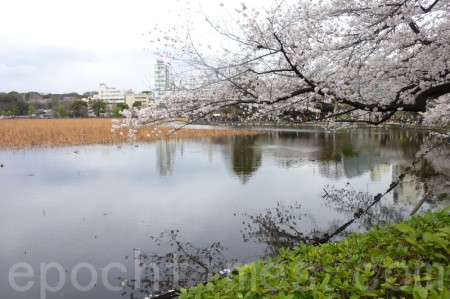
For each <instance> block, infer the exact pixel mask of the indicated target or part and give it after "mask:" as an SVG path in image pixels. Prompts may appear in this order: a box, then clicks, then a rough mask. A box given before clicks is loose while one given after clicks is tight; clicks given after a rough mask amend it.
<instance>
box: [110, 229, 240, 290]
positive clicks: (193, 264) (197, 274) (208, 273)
mask: <svg viewBox="0 0 450 299" xmlns="http://www.w3.org/2000/svg"><path fill="white" fill-rule="evenodd" d="M150 239H152V240H153V242H154V243H155V245H156V248H158V247H161V248H162V249H163V248H164V249H165V248H171V249H172V250H170V251H167V250H166V251H163V252H162V253H156V252H152V253H147V252H142V251H140V250H139V249H134V253H133V254H131V255H129V256H127V257H126V259H130V258H132V259H134V260H135V268H136V269H135V271H137V273H139V274H140V275H136V277H138V279H129V280H128V279H123V278H120V277H119V279H120V280H121V282H122V283H121V286H122V287H123V288H124V291H123V293H122V296H126V295H129V296H130V298H140V296H142V295H146V296H157V295H162V294H166V293H174V292H173V290H178V289H180V288H186V287H189V286H192V285H195V284H198V283H201V282H204V281H207V280H209V279H211V278H212V277H213V276H214V275H215V274H218V273H220V272H221V271H222V270H224V269H230V268H234V266H235V263H236V261H235V260H231V259H226V258H225V257H224V255H223V252H224V250H226V248H224V247H223V246H222V244H221V243H220V242H214V243H212V244H209V245H206V246H202V247H200V246H197V245H194V244H192V243H191V242H184V241H181V239H182V237H181V236H180V232H179V230H170V231H166V232H162V233H161V234H160V235H159V236H157V237H154V236H151V237H150ZM136 296H138V297H136ZM167 298H172V297H167Z"/></svg>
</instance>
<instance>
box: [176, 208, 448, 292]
mask: <svg viewBox="0 0 450 299" xmlns="http://www.w3.org/2000/svg"><path fill="white" fill-rule="evenodd" d="M449 240H450V207H447V208H445V209H444V210H442V211H440V212H434V213H432V212H430V211H428V212H427V213H426V214H425V215H424V216H416V217H414V218H412V219H410V220H408V221H405V222H402V223H400V224H397V225H389V226H387V227H386V228H381V227H377V228H376V229H375V230H374V231H371V232H368V233H365V234H353V235H351V236H349V237H348V238H347V239H346V240H345V241H342V242H338V243H328V244H323V245H320V246H305V245H301V246H300V247H299V248H295V249H287V250H281V251H280V255H279V256H278V257H275V258H271V259H269V260H267V261H265V262H263V261H258V262H255V263H252V264H249V265H245V266H242V267H239V268H238V269H237V271H238V274H236V275H232V276H230V277H226V278H220V277H219V276H216V277H215V278H214V279H213V280H212V281H211V282H209V283H207V284H205V285H198V286H195V287H192V288H190V289H188V290H182V293H181V296H180V298H184V299H185V298H280V299H281V298H372V297H373V298H380V297H381V298H450V291H449V285H450V267H449V259H450V241H449Z"/></svg>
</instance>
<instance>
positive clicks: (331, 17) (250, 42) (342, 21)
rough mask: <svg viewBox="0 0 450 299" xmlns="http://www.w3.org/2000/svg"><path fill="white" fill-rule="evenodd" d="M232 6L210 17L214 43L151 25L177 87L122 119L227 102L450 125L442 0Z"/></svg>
mask: <svg viewBox="0 0 450 299" xmlns="http://www.w3.org/2000/svg"><path fill="white" fill-rule="evenodd" d="M274 4H275V3H274ZM221 9H223V10H224V15H225V14H226V15H228V16H231V14H230V12H228V11H226V10H227V7H226V6H221ZM233 13H235V15H234V19H232V18H231V17H230V18H225V21H217V22H216V21H214V20H211V19H208V17H207V23H208V25H209V26H211V28H212V29H213V30H214V32H215V33H216V34H217V35H218V36H220V38H221V40H223V41H224V42H219V43H216V44H217V45H220V46H214V45H213V44H208V43H207V41H204V40H202V41H196V40H194V39H193V36H195V34H193V32H190V31H189V30H190V29H189V28H191V27H190V26H182V27H181V26H180V28H171V29H170V30H169V31H165V32H152V34H151V42H152V43H153V46H154V47H155V48H157V49H158V51H157V54H158V55H160V56H162V57H165V58H166V59H169V60H171V61H173V64H174V65H175V66H178V68H177V67H175V68H174V69H175V70H178V73H176V74H175V80H174V82H176V86H175V88H174V91H173V92H171V93H170V94H168V96H167V98H166V99H165V101H164V104H165V105H164V106H163V107H155V106H152V107H148V108H144V109H141V110H138V111H135V112H134V113H131V114H130V113H128V114H127V117H129V118H128V120H127V122H128V124H130V125H142V124H147V123H149V122H155V121H159V120H163V119H170V118H173V117H189V118H190V119H197V118H201V117H203V116H205V115H208V114H209V113H212V112H214V111H218V110H222V111H223V110H225V111H229V110H230V109H235V110H233V111H239V113H240V115H241V116H242V117H244V118H246V119H249V120H261V119H271V120H272V119H276V118H279V117H280V116H282V115H283V113H284V112H286V111H302V110H303V111H304V110H305V109H306V110H308V109H311V108H313V109H321V111H325V112H326V114H327V115H328V116H330V117H331V116H333V115H336V116H341V115H342V114H348V115H351V117H348V118H346V119H348V120H352V121H358V120H360V121H365V122H368V123H374V124H378V123H382V122H384V121H387V120H389V119H390V118H391V117H392V116H394V114H395V113H396V112H398V111H404V112H420V113H422V114H423V117H424V118H425V120H426V122H427V123H439V124H449V123H450V117H449V116H450V97H449V96H448V94H449V93H450V66H449V63H450V18H449V17H448V16H449V15H450V2H449V1H442V0H441V1H440V0H402V1H400V0H371V1H367V0H333V1H307V0H297V1H294V0H286V1H282V2H280V3H278V4H276V5H274V7H273V8H266V9H263V10H256V9H254V8H251V7H249V5H247V4H241V6H240V7H238V8H237V9H236V10H234V11H233ZM183 30H184V31H183ZM162 41H164V42H162ZM324 107H327V109H324ZM357 111H362V112H364V111H365V113H356V112H357ZM369 112H371V113H373V112H377V113H378V114H379V115H378V118H377V120H376V122H375V121H373V120H370V121H367V119H366V118H364V115H366V114H367V113H369ZM132 116H136V117H137V118H136V119H133V118H132ZM322 116H323V115H322ZM359 117H360V119H358V118H359Z"/></svg>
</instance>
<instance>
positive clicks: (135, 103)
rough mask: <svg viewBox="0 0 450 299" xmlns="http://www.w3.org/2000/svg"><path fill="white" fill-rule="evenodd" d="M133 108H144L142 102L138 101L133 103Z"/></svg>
mask: <svg viewBox="0 0 450 299" xmlns="http://www.w3.org/2000/svg"><path fill="white" fill-rule="evenodd" d="M133 108H142V102H141V101H136V102H134V103H133Z"/></svg>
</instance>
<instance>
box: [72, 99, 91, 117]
mask: <svg viewBox="0 0 450 299" xmlns="http://www.w3.org/2000/svg"><path fill="white" fill-rule="evenodd" d="M71 108H72V113H73V116H74V117H86V116H87V113H88V105H87V102H85V101H83V100H76V101H74V102H73V103H72V106H71Z"/></svg>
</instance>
